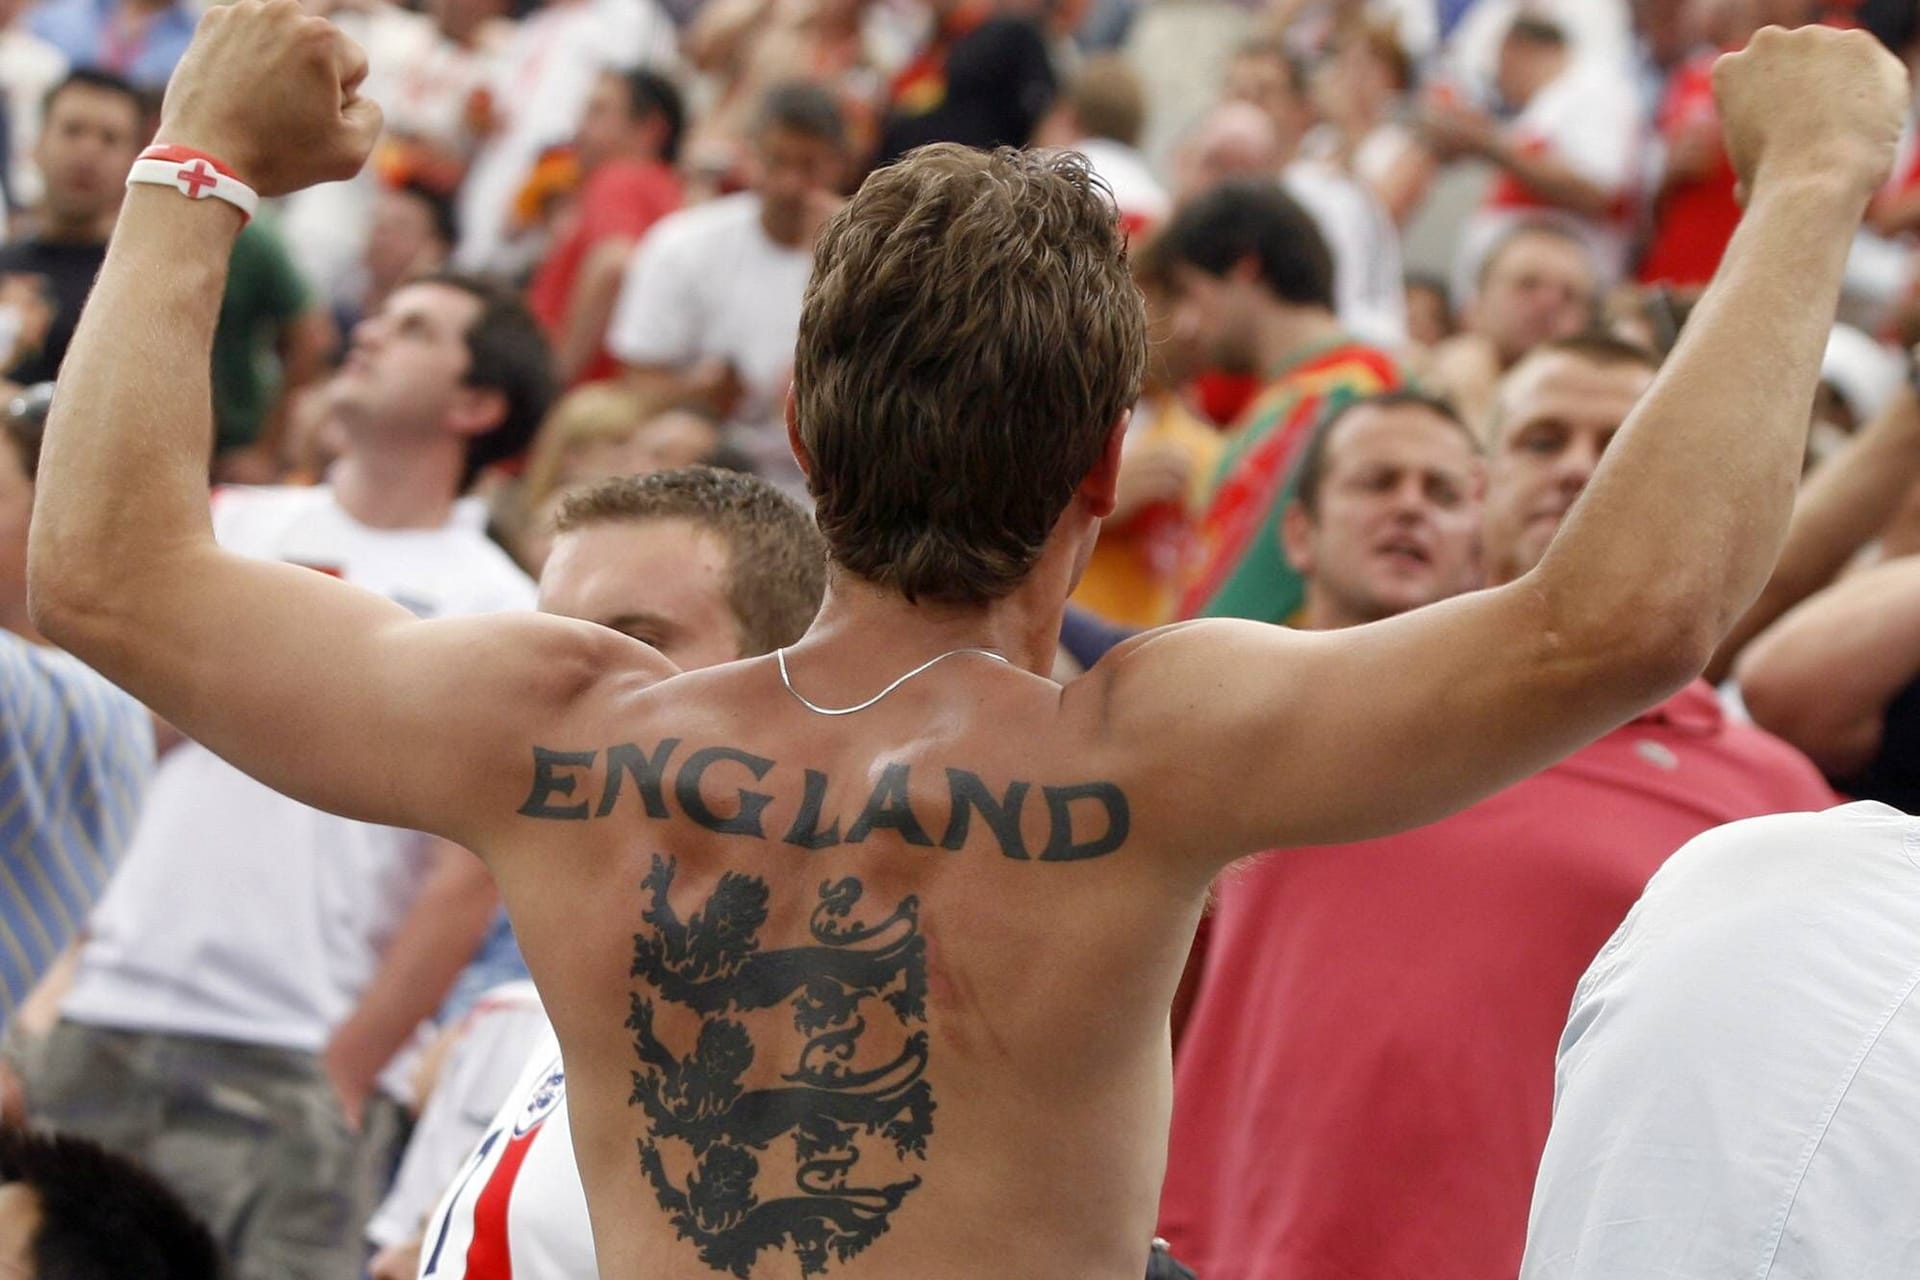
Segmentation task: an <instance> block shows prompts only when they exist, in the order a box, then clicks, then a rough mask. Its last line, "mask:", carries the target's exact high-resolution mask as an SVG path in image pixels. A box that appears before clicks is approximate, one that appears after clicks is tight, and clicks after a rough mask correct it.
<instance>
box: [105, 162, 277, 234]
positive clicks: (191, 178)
mask: <svg viewBox="0 0 1920 1280" xmlns="http://www.w3.org/2000/svg"><path fill="white" fill-rule="evenodd" d="M136 182H145V183H151V184H152V185H154V186H156V187H172V188H173V189H174V190H175V191H178V192H179V193H180V194H181V195H183V196H186V197H187V198H188V199H190V200H205V199H207V198H208V197H209V196H211V197H213V198H214V199H216V200H225V201H226V202H227V203H228V204H230V205H232V206H233V207H234V208H236V209H238V210H239V211H240V216H241V217H243V218H245V219H248V220H251V219H252V218H253V211H254V210H255V209H258V208H259V207H260V193H259V192H257V191H255V190H254V189H253V188H252V187H250V186H248V185H247V184H246V183H244V182H242V181H240V179H238V178H235V177H232V176H230V175H228V174H224V173H222V172H220V171H219V170H218V169H216V168H214V167H213V166H212V165H211V164H208V163H207V162H206V161H205V160H200V159H194V160H184V161H182V160H145V159H143V160H135V161H134V162H133V168H132V169H131V170H129V171H128V173H127V185H128V186H129V187H131V186H132V185H133V184H134V183H136Z"/></svg>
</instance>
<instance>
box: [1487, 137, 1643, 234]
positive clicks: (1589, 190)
mask: <svg viewBox="0 0 1920 1280" xmlns="http://www.w3.org/2000/svg"><path fill="white" fill-rule="evenodd" d="M1483 154H1484V155H1485V156H1486V158H1487V159H1488V160H1491V161H1492V162H1493V163H1494V164H1497V165H1499V166H1500V167H1501V168H1502V169H1505V170H1506V171H1507V172H1508V173H1511V174H1512V175H1513V176H1514V177H1516V178H1518V179H1519V180H1520V181H1521V183H1522V184H1524V185H1525V186H1526V187H1527V188H1528V189H1529V190H1530V191H1532V192H1533V193H1534V194H1535V195H1537V196H1539V197H1540V198H1541V199H1542V200H1545V201H1547V202H1549V203H1550V204H1555V205H1558V206H1560V207H1561V208H1562V209H1570V210H1572V211H1573V212H1574V213H1578V214H1581V215H1583V216H1585V217H1589V218H1603V217H1606V216H1607V215H1608V214H1609V213H1611V212H1612V211H1613V208H1614V205H1615V204H1616V203H1617V202H1618V200H1619V192H1617V191H1614V190H1612V189H1611V188H1609V187H1606V186H1604V185H1603V184H1601V183H1598V182H1595V181H1594V180H1593V179H1592V178H1589V177H1587V176H1586V175H1585V174H1583V173H1581V172H1580V171H1579V170H1578V169H1576V168H1574V167H1573V166H1572V165H1570V164H1568V163H1567V162H1566V161H1564V160H1562V159H1560V158H1559V157H1557V156H1555V155H1553V154H1551V153H1550V152H1545V151H1535V150H1532V149H1529V148H1527V147H1524V146H1520V145H1517V144H1516V143H1515V142H1514V140H1513V139H1512V138H1510V137H1508V136H1506V135H1504V134H1502V135H1497V136H1495V137H1494V139H1493V140H1492V142H1491V143H1490V144H1489V145H1488V146H1487V147H1486V149H1485V151H1484V152H1483Z"/></svg>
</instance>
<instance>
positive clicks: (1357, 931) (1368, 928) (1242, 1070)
mask: <svg viewBox="0 0 1920 1280" xmlns="http://www.w3.org/2000/svg"><path fill="white" fill-rule="evenodd" d="M1434 749H1435V750H1445V749H1446V744H1445V743H1435V744H1434ZM1832 803H1833V793H1832V792H1831V791H1830V790H1829V789H1828V788H1827V786H1826V784H1825V783H1824V782H1823V781H1822V780H1821V778H1820V775H1819V773H1818V772H1817V771H1816V770H1815V769H1814V767H1813V765H1812V764H1811V763H1810V762H1808V761H1807V760H1806V759H1805V757H1803V756H1801V755H1800V754H1799V753H1798V752H1796V751H1795V750H1794V749H1793V748H1791V747H1789V746H1787V745H1786V744H1785V743H1783V742H1781V741H1780V740H1778V739H1777V738H1774V737H1772V736H1771V735H1769V734H1766V733H1763V732H1762V731H1760V730H1759V729H1756V728H1753V727H1752V726H1750V725H1744V724H1737V723H1732V722H1729V721H1727V720H1726V719H1725V718H1724V717H1723V716H1722V714H1721V711H1720V706H1719V703H1718V701H1717V699H1716V698H1715V696H1714V694H1713V691H1712V690H1711V689H1710V688H1708V686H1707V685H1705V684H1704V683H1699V682H1696V683H1695V684H1693V685H1691V686H1689V687H1688V688H1686V689H1685V690H1682V691H1681V692H1680V693H1679V694H1677V695H1676V696H1675V697H1674V698H1672V699H1671V700H1669V701H1668V702H1666V703H1665V704H1663V705H1662V706H1660V707H1658V708H1656V709H1655V710H1654V711H1652V712H1650V713H1648V714H1647V715H1646V716H1643V717H1641V718H1640V719H1638V720H1636V721H1634V722H1633V723H1631V724H1629V725H1627V726H1625V727H1624V728H1621V729H1618V730H1616V731H1615V732H1613V733H1611V734H1609V735H1607V736H1606V737H1605V738H1602V739H1601V740H1600V741H1598V742H1596V743H1594V744H1593V745H1592V746H1590V747H1588V748H1586V749H1585V750H1584V751H1581V752H1580V753H1578V754H1577V755H1575V756H1573V757H1572V758H1571V759H1569V760H1566V761H1564V762H1562V763H1561V764H1559V765H1556V766H1554V767H1553V768H1551V769H1548V770H1547V771H1546V772H1544V773H1541V774H1539V775H1537V776H1535V777H1533V778H1531V779H1528V780H1527V781H1526V782H1523V783H1520V784H1519V785H1517V786H1514V787H1512V788H1509V789H1508V790H1506V791H1504V792H1502V793H1500V794H1499V795H1496V796H1494V797H1492V798H1491V799H1489V800H1486V801H1483V802H1482V803H1480V804H1479V805H1476V806H1475V807H1473V808H1471V809H1468V810H1467V811H1465V812H1464V813H1460V814H1457V815H1455V816H1454V817H1452V818H1449V819H1447V820H1445V821H1443V822H1439V823H1435V824H1434V825H1432V826H1430V827H1425V828H1422V829H1420V830H1417V831H1411V832H1407V833H1404V834H1401V835H1397V836H1391V837H1388V838H1386V839H1383V840H1372V841H1367V842H1364V843H1360V844H1351V845H1341V846H1336V847H1330V848H1313V849H1294V850H1288V851H1286V852H1282V853H1277V854H1273V855H1270V856H1268V857H1265V858H1263V859H1261V860H1258V861H1255V862H1250V863H1247V864H1244V865H1242V866H1241V867H1239V868H1236V869H1234V870H1233V871H1230V872H1228V873H1227V874H1226V875H1225V876H1223V877H1222V878H1221V881H1220V883H1219V885H1218V886H1217V893H1218V899H1219V901H1218V907H1217V910H1216V912H1215V914H1214V916H1213V917H1212V920H1211V928H1210V933H1209V939H1210V940H1209V942H1208V946H1207V953H1206V960H1205V968H1204V971H1203V977H1202V979H1201V982H1200V987H1199V993H1198V995H1197V998H1196V1000H1195V1003H1194V1006H1193V1011H1192V1014H1191V1016H1190V1018H1189V1020H1188V1022H1187V1025H1186V1030H1185V1034H1184V1036H1183V1038H1182V1040H1181V1042H1180V1046H1179V1048H1178V1050H1177V1052H1176V1055H1175V1063H1174V1109H1173V1130H1172V1143H1171V1149H1170V1152H1169V1157H1168V1168H1167V1180H1166V1189H1165V1192H1164V1194H1163V1198H1162V1202H1161V1218H1160V1234H1162V1235H1164V1236H1166V1237H1167V1239H1168V1240H1170V1241H1171V1242H1172V1244H1173V1248H1174V1252H1175V1254H1176V1255H1178V1256H1179V1257H1180V1259H1181V1260H1182V1261H1183V1262H1185V1263H1186V1264H1187V1265H1189V1266H1191V1267H1193V1268H1194V1270H1196V1271H1197V1272H1198V1273H1199V1274H1200V1275H1202V1276H1204V1277H1206V1280H1283V1278H1286V1280H1309V1278H1311V1280H1399V1278H1401V1277H1406V1278H1408V1280H1412V1278H1413V1277H1418V1280H1497V1278H1498V1277H1501V1276H1506V1277H1512V1276H1514V1275H1515V1274H1517V1273H1518V1271H1519V1267H1520V1256H1521V1251H1522V1247H1523V1245H1524V1244H1525V1241H1526V1231H1527V1209H1528V1204H1529V1201H1530V1199H1531V1196H1532V1192H1533V1182H1534V1173H1535V1170H1536V1167H1537V1166H1538V1164H1539V1161H1540V1153H1541V1150H1542V1149H1543V1148H1544V1146H1545V1144H1546V1138H1547V1126H1548V1123H1549V1121H1550V1120H1551V1118H1552V1108H1553V1079H1554V1074H1553V1073H1554V1052H1555V1049H1556V1047H1557V1045H1558V1044H1559V1040H1560V1034H1561V1031H1562V1030H1563V1028H1564V1027H1565V1025H1566V1021H1567V1010H1568V1006H1569V1004H1570V1002H1571V1001H1572V998H1573V990H1574V987H1575V985H1576V984H1577V983H1578V982H1579V980H1580V975H1581V974H1582V973H1584V972H1585V971H1586V968H1587V965H1588V964H1589V963H1590V962H1591V961H1592V959H1593V957H1594V955H1595V954H1596V953H1597V952H1598V951H1599V950H1600V948H1601V946H1602V945H1603V944H1604V943H1605V942H1606V940H1607V939H1608V937H1610V936H1611V935H1612V933H1613V931H1614V929H1615V928H1616V927H1617V926H1618V925H1619V924H1620V921H1621V920H1622V919H1623V918H1624V917H1625V916H1626V913H1627V910H1628V908H1630V907H1631V906H1632V905H1633V904H1634V902H1635V901H1636V900H1637V899H1638V898H1639V896H1640V891H1641V889H1642V887H1644V886H1645V884H1646V882H1647V880H1648V878H1649V877H1651V876H1652V875H1653V873H1654V871H1655V870H1656V869H1658V868H1659V866H1660V864H1661V863H1662V862H1663V861H1665V859H1666V858H1667V857H1668V855H1670V854H1672V853H1673V852H1674V851H1675V850H1676V849H1678V848H1679V847H1680V846H1681V845H1682V844H1684V843H1686V842H1687V841H1688V840H1690V839H1692V838H1693V837H1694V836H1696V835H1698V834H1700V833H1701V832H1702V831H1705V830H1707V829H1708V828H1710V827H1714V826H1718V825H1720V824H1721V823H1725V822H1730V821H1732V820H1734V819H1737V818H1746V817H1753V816H1756V815H1759V814H1765V813H1774V812H1780V811H1788V810H1805V809H1823V808H1826V807H1827V806H1828V805H1830V804H1832Z"/></svg>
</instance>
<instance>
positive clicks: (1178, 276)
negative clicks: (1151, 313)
mask: <svg viewBox="0 0 1920 1280" xmlns="http://www.w3.org/2000/svg"><path fill="white" fill-rule="evenodd" d="M1251 274H1252V272H1251V269H1250V264H1242V265H1241V266H1238V267H1235V268H1234V269H1233V270H1232V271H1229V272H1228V273H1227V274H1226V275H1224V276H1215V275H1209V274H1207V273H1206V272H1205V271H1202V270H1201V269H1200V268H1198V267H1192V266H1184V265H1182V266H1178V267H1175V268H1174V271H1173V299H1172V308H1171V316H1172V324H1171V325H1170V326H1169V328H1170V330H1171V333H1170V335H1169V336H1170V337H1171V339H1172V341H1173V342H1174V343H1176V344H1177V347H1178V349H1182V350H1187V351H1192V352H1197V353H1198V354H1199V355H1200V356H1201V358H1202V359H1204V360H1205V361H1206V362H1207V363H1208V364H1211V365H1213V366H1214V367H1215V368H1219V369H1224V370H1226V371H1227V372H1229V373H1256V372H1258V371H1259V370H1258V366H1259V357H1258V355H1257V353H1256V351H1255V347H1254V341H1253V335H1254V317H1255V316H1256V315H1257V314H1258V308H1259V300H1260V286H1259V285H1258V284H1256V283H1254V281H1253V280H1252V279H1251V278H1250V276H1251Z"/></svg>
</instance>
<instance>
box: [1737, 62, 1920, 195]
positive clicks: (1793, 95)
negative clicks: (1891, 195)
mask: <svg viewBox="0 0 1920 1280" xmlns="http://www.w3.org/2000/svg"><path fill="white" fill-rule="evenodd" d="M1713 88H1714V94H1715V96H1716V97H1717V98H1718V99H1719V101H1720V117H1721V120H1722V122H1723V125H1724V127H1725V129H1726V137H1727V156H1728V158H1729V159H1731V160H1732V161H1733V167H1734V171H1735V172H1736V173H1737V174H1738V175H1739V179H1740V190H1741V193H1742V196H1743V198H1744V197H1745V196H1747V195H1750V194H1751V193H1752V192H1753V191H1754V190H1755V189H1756V184H1760V183H1770V182H1777V181H1781V180H1783V179H1786V178H1792V177H1804V176H1826V177H1832V178H1838V179H1840V180H1842V181H1845V182H1847V183H1849V184H1852V186H1853V190H1854V191H1855V193H1856V194H1858V195H1860V196H1862V197H1863V198H1864V197H1865V196H1866V195H1869V194H1871V193H1872V192H1873V191H1875V190H1876V189H1878V188H1879V186H1880V185H1881V184H1882V183H1884V182H1885V181H1886V180H1887V175H1888V173H1890V172H1891V171H1892V169H1893V153H1894V147H1895V145H1896V144H1897V143H1898V141H1899V139H1900V127H1901V125H1902V124H1903V123H1904V122H1905V120H1906V118H1907V109H1908V105H1909V103H1910V101H1911V99H1910V96H1909V91H1908V88H1907V72H1906V68H1905V67H1903V66H1902V65H1901V63H1900V60H1899V59H1897V58H1895V57H1894V56H1893V55H1892V54H1891V53H1888V52H1887V50H1886V49H1885V47H1883V46H1882V45H1881V44H1880V42H1879V41H1878V40H1876V39H1874V38H1873V37H1872V36H1870V35H1868V34H1866V33H1865V32H1862V31H1836V30H1834V29H1832V28H1830V27H1818V26H1814V27H1801V28H1799V29H1798V30H1795V31H1785V30H1782V29H1781V28H1779V27H1767V28H1765V29H1764V30H1762V31H1760V32H1759V33H1757V34H1756V35H1755V36H1754V37H1753V39H1752V41H1751V42H1749V43H1748V45H1747V47H1746V48H1745V49H1742V50H1741V51H1740V52H1739V53H1730V54H1727V55H1726V56H1725V57H1723V58H1721V59H1720V60H1719V62H1717V63H1715V64H1714V68H1713Z"/></svg>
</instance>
